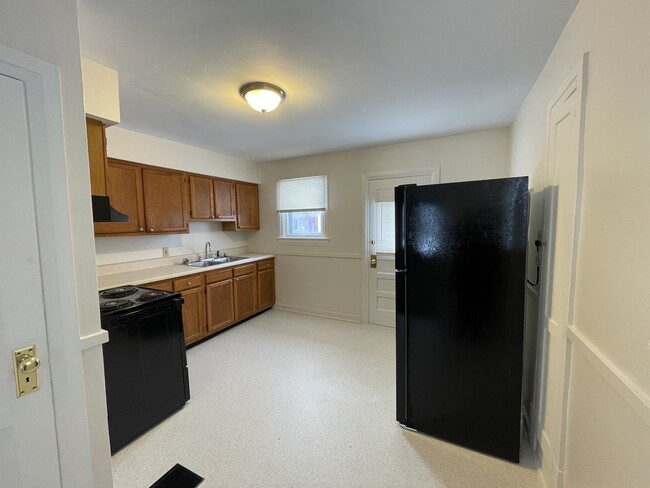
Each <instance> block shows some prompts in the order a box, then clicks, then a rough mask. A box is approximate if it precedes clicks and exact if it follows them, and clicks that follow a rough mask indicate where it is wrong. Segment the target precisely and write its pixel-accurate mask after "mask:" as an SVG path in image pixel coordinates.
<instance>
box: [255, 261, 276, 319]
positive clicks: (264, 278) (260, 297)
mask: <svg viewBox="0 0 650 488" xmlns="http://www.w3.org/2000/svg"><path fill="white" fill-rule="evenodd" d="M274 304H275V264H274V260H273V259H265V260H263V261H259V262H258V263H257V310H258V311H259V310H264V309H267V308H271V307H272V306H273V305H274Z"/></svg>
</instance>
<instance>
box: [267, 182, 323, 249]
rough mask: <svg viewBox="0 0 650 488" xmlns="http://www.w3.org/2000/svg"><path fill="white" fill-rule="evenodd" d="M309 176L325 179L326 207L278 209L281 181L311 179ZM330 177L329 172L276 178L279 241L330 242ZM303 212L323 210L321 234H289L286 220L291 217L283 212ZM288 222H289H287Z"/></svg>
mask: <svg viewBox="0 0 650 488" xmlns="http://www.w3.org/2000/svg"><path fill="white" fill-rule="evenodd" d="M309 178H322V179H323V185H324V204H325V207H324V208H299V209H294V210H277V207H278V203H277V202H278V199H279V198H280V195H279V191H278V190H279V187H280V182H281V181H288V180H304V179H309ZM328 180H329V178H328V175H327V174H319V175H310V176H301V177H296V178H281V179H278V180H276V213H277V215H278V236H277V237H276V239H277V241H278V242H279V243H287V244H307V245H308V244H310V243H313V244H314V245H323V244H327V243H328V242H329V236H328V233H327V231H328V227H329V226H328V224H329V222H328V220H329V215H328V214H329V212H328V201H329V181H328ZM302 212H322V217H321V229H322V230H321V232H320V234H319V235H297V236H291V235H287V232H286V231H287V227H288V225H285V222H287V221H288V219H289V217H288V216H284V215H283V214H291V213H302ZM287 223H288V222H287Z"/></svg>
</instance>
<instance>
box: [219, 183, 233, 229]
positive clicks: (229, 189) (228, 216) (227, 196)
mask: <svg viewBox="0 0 650 488" xmlns="http://www.w3.org/2000/svg"><path fill="white" fill-rule="evenodd" d="M214 198H215V200H214V202H215V213H216V217H217V219H218V220H230V221H234V220H235V206H236V202H235V182H234V181H229V180H219V179H215V180H214Z"/></svg>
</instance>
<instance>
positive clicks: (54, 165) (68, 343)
mask: <svg viewBox="0 0 650 488" xmlns="http://www.w3.org/2000/svg"><path fill="white" fill-rule="evenodd" d="M0 73H2V74H3V75H6V76H9V77H12V78H15V79H18V80H21V81H23V82H24V83H25V92H26V97H27V106H26V110H27V117H28V120H29V128H28V130H29V136H30V147H31V151H32V178H33V182H32V184H33V187H34V212H35V223H36V230H37V235H38V242H37V245H38V249H39V254H40V258H41V279H42V288H43V305H44V310H45V316H46V323H45V329H46V333H47V344H46V345H44V346H46V347H47V350H48V353H49V354H48V356H49V363H50V364H49V365H50V381H51V389H52V402H53V404H54V425H55V429H56V438H57V439H56V440H57V446H58V460H57V461H58V465H59V470H60V480H59V482H60V483H61V484H62V485H63V486H82V485H83V486H91V485H92V480H93V473H92V455H91V445H90V434H89V425H88V412H87V410H86V403H85V386H84V371H83V364H84V363H83V357H82V348H81V344H80V329H79V314H78V308H77V307H78V304H77V295H76V291H77V290H76V280H75V262H74V259H73V256H74V255H73V252H74V251H73V245H72V236H73V234H75V233H78V232H80V231H79V230H77V229H75V228H74V227H73V226H72V222H71V219H70V203H69V199H68V185H67V179H66V173H67V171H68V170H69V169H68V168H67V165H66V150H65V142H64V141H65V136H64V117H63V106H62V87H61V83H60V73H59V68H58V67H57V66H55V65H52V64H50V63H48V62H46V61H43V60H40V59H38V58H35V57H33V56H30V55H28V54H25V53H22V52H20V51H17V50H15V49H11V48H8V47H6V46H3V45H0ZM79 116H80V117H83V113H80V114H79ZM80 143H85V141H83V140H82V141H80ZM89 203H90V202H89ZM89 207H90V204H89ZM99 336H101V337H99ZM104 341H105V339H104V336H103V335H102V334H98V337H97V338H93V342H95V343H97V344H101V343H102V342H104ZM36 462H37V460H36ZM35 469H38V468H37V465H36V468H35Z"/></svg>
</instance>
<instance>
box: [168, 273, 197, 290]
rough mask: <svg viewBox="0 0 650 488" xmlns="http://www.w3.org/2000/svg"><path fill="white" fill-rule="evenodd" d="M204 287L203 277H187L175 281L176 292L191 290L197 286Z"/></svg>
mask: <svg viewBox="0 0 650 488" xmlns="http://www.w3.org/2000/svg"><path fill="white" fill-rule="evenodd" d="M202 285H203V275H201V274H195V275H192V276H187V277H185V278H180V279H178V280H174V291H183V290H189V289H190V288H195V287H197V286H202Z"/></svg>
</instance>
